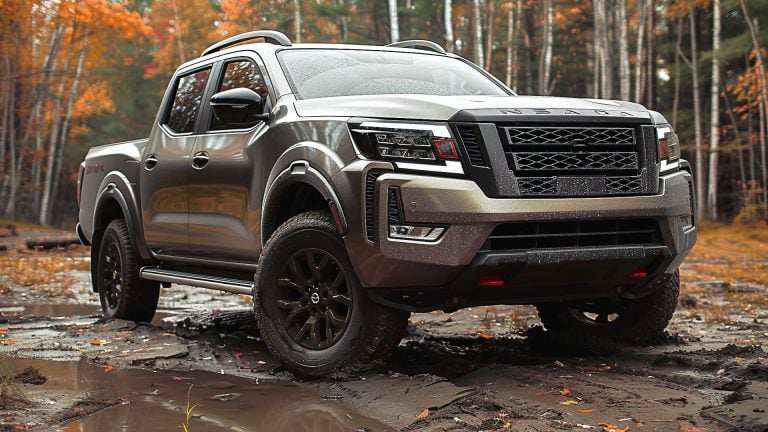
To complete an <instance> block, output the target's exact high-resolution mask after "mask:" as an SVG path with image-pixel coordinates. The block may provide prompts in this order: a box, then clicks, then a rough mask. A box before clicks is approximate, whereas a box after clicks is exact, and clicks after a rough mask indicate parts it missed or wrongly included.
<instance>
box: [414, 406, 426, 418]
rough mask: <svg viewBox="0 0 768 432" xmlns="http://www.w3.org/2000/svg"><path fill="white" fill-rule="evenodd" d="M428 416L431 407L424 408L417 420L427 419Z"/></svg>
mask: <svg viewBox="0 0 768 432" xmlns="http://www.w3.org/2000/svg"><path fill="white" fill-rule="evenodd" d="M427 417H429V408H424V410H423V411H421V412H420V413H419V415H417V416H416V420H421V419H425V418H427Z"/></svg>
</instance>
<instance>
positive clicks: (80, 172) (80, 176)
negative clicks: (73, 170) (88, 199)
mask: <svg viewBox="0 0 768 432" xmlns="http://www.w3.org/2000/svg"><path fill="white" fill-rule="evenodd" d="M84 174H85V162H80V169H79V170H78V171H77V208H78V209H79V208H80V195H81V194H82V191H83V175H84Z"/></svg>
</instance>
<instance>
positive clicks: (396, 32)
mask: <svg viewBox="0 0 768 432" xmlns="http://www.w3.org/2000/svg"><path fill="white" fill-rule="evenodd" d="M294 1H295V0H294ZM389 39H390V41H391V43H395V42H400V22H399V21H398V19H397V0H389Z"/></svg>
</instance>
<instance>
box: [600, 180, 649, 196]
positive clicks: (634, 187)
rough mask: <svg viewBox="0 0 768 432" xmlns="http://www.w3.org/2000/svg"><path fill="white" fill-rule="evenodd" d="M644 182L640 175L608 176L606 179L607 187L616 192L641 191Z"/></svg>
mask: <svg viewBox="0 0 768 432" xmlns="http://www.w3.org/2000/svg"><path fill="white" fill-rule="evenodd" d="M642 187H643V182H642V179H641V178H640V177H608V178H606V179H605V188H606V189H608V190H609V191H610V192H615V193H633V192H640V191H641V190H642Z"/></svg>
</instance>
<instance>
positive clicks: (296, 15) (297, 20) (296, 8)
mask: <svg viewBox="0 0 768 432" xmlns="http://www.w3.org/2000/svg"><path fill="white" fill-rule="evenodd" d="M392 1H396V0H392ZM293 34H294V35H295V36H294V37H295V38H296V43H301V0H293Z"/></svg>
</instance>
